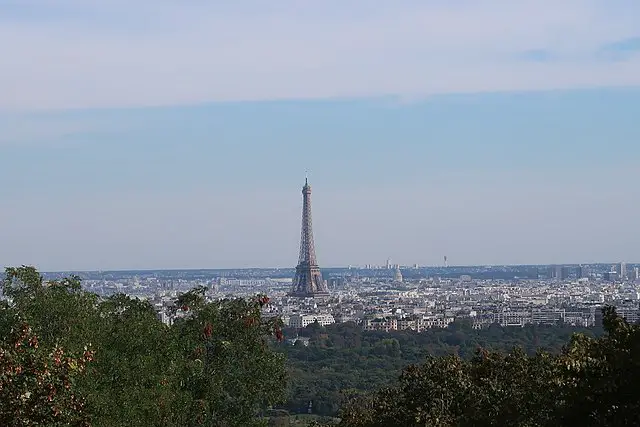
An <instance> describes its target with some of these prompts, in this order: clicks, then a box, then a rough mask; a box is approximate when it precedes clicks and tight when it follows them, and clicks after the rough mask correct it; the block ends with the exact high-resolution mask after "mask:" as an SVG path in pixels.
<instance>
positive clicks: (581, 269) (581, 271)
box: [578, 265, 590, 279]
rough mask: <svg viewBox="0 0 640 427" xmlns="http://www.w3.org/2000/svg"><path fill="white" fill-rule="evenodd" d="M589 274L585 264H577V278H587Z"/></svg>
mask: <svg viewBox="0 0 640 427" xmlns="http://www.w3.org/2000/svg"><path fill="white" fill-rule="evenodd" d="M589 275H590V272H589V268H588V267H587V266H584V265H580V266H578V279H584V278H587V277H589Z"/></svg>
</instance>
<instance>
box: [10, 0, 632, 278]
mask: <svg viewBox="0 0 640 427" xmlns="http://www.w3.org/2000/svg"><path fill="white" fill-rule="evenodd" d="M367 5H368V7H366V6H367ZM247 11H250V12H247ZM639 20H640V3H638V2H633V1H631V0H614V1H606V2H605V1H604V0H594V1H589V2H584V1H579V0H568V1H566V2H563V3H562V4H558V3H557V2H551V1H548V0H542V1H533V0H525V1H522V2H520V3H518V4H517V5H515V4H514V3H513V2H509V1H507V0H487V1H483V2H477V3H471V2H448V3H446V4H445V3H442V2H436V1H424V2H417V1H415V0H406V1H399V2H396V3H393V4H391V3H390V4H384V5H375V7H373V6H371V3H365V2H363V1H360V0H354V1H352V2H346V3H345V2H340V3H338V2H335V1H333V0H331V1H327V2H323V3H321V4H300V3H297V2H291V1H288V0H286V1H283V2H279V3H278V4H265V3H260V2H254V1H249V0H246V1H245V0H241V1H238V2H234V3H233V4H216V5H214V4H205V3H180V4H177V3H173V2H167V1H165V0H160V1H157V2H153V3H152V2H150V1H148V0H142V1H140V2H136V3H135V4H131V3H130V2H123V1H121V0H111V1H108V2H107V1H104V0H98V1H95V2H91V4H89V3H87V2H80V1H78V0H60V1H57V2H50V1H45V2H34V1H31V0H26V1H25V0H20V1H17V0H5V1H4V2H3V1H1V0H0V38H2V39H3V40H12V43H11V45H9V46H7V49H5V51H6V52H5V59H6V66H4V67H2V68H1V69H0V93H3V95H4V96H3V97H1V98H0V156H1V157H2V159H3V166H2V168H0V179H1V180H2V182H3V183H5V185H4V186H3V190H2V200H3V207H2V209H0V242H2V243H3V244H2V245H1V247H0V263H1V264H2V265H9V266H14V265H21V264H32V265H35V266H37V267H38V268H39V269H40V270H42V271H70V270H75V271H90V270H129V269H190V268H246V267H255V268H260V267H269V266H280V268H290V267H293V266H295V264H296V261H297V255H298V244H299V234H300V221H301V218H300V216H301V204H302V196H301V187H302V185H303V183H304V176H305V170H308V171H309V182H310V184H311V186H312V188H313V196H312V197H313V220H314V223H313V225H314V232H315V242H316V251H317V255H318V263H319V264H320V266H321V267H327V266H332V265H343V266H346V265H349V264H352V265H365V264H382V263H383V262H384V260H386V259H387V258H391V259H392V260H393V262H399V263H401V264H406V265H413V264H419V265H439V264H441V263H442V257H443V256H444V255H447V256H448V258H449V263H450V264H455V265H518V264H564V263H596V262H602V261H603V260H604V261H611V262H619V261H628V262H632V261H634V260H640V246H639V245H638V242H639V241H640V229H639V227H638V225H637V219H636V218H637V211H638V209H639V208H640V201H639V200H640V197H639V196H640V190H638V187H637V182H638V181H639V178H640V170H639V169H638V159H640V144H639V141H640V126H639V125H638V123H637V122H638V119H637V118H638V117H640V29H639V28H638V25H637V23H638V22H639ZM567 261H572V262H567ZM229 266H235V267H229Z"/></svg>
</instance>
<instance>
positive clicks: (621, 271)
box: [616, 262, 627, 279]
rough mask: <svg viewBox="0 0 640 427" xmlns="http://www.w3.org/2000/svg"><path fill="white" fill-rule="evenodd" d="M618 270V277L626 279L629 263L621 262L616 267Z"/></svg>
mask: <svg viewBox="0 0 640 427" xmlns="http://www.w3.org/2000/svg"><path fill="white" fill-rule="evenodd" d="M616 272H617V273H618V277H619V278H620V279H626V278H627V264H625V263H624V262H621V263H619V264H618V266H617V268H616Z"/></svg>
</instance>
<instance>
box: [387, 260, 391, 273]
mask: <svg viewBox="0 0 640 427" xmlns="http://www.w3.org/2000/svg"><path fill="white" fill-rule="evenodd" d="M387 270H391V258H387Z"/></svg>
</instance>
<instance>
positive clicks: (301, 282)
mask: <svg viewBox="0 0 640 427" xmlns="http://www.w3.org/2000/svg"><path fill="white" fill-rule="evenodd" d="M328 294H329V292H328V290H327V287H326V286H325V284H324V281H323V280H322V274H321V273H320V267H318V262H317V261H316V249H315V245H314V242H313V227H312V221H311V186H310V185H309V180H308V179H307V177H306V176H305V179H304V187H302V230H301V233H300V255H299V256H298V266H297V267H296V275H295V277H294V278H293V286H292V288H291V293H290V295H291V296H297V297H313V296H326V295H328Z"/></svg>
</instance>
